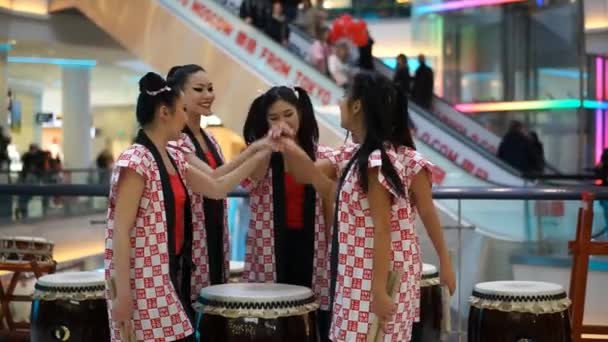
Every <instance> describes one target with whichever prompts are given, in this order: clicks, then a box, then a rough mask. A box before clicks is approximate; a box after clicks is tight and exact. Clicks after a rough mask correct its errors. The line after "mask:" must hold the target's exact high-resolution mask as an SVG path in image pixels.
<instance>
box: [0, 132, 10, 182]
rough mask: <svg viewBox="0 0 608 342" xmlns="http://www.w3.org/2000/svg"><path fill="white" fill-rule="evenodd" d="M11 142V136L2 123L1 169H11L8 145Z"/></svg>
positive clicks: (0, 141) (0, 139)
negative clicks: (5, 132)
mask: <svg viewBox="0 0 608 342" xmlns="http://www.w3.org/2000/svg"><path fill="white" fill-rule="evenodd" d="M10 143H11V137H10V136H9V135H8V134H6V135H5V134H4V127H3V126H2V125H0V171H2V170H10V167H11V159H10V158H9V156H8V145H10Z"/></svg>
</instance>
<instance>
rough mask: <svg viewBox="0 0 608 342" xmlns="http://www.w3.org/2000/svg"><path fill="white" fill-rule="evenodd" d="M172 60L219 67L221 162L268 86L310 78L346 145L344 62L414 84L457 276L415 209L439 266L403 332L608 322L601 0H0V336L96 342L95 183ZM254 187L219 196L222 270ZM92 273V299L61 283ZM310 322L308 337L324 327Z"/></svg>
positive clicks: (538, 338)
mask: <svg viewBox="0 0 608 342" xmlns="http://www.w3.org/2000/svg"><path fill="white" fill-rule="evenodd" d="M264 6H266V7H264ZM187 64H197V65H200V66H201V67H202V68H203V69H204V73H205V75H206V77H207V79H208V80H209V82H211V83H212V85H213V92H214V94H215V99H214V100H213V103H212V106H211V109H210V112H209V113H208V114H206V115H203V116H202V117H201V122H200V126H201V127H202V128H203V131H204V132H205V133H204V134H208V135H211V136H213V137H214V138H215V140H216V141H217V144H218V145H219V150H221V152H222V154H223V158H224V159H225V162H226V163H229V162H230V161H233V160H238V156H239V154H241V153H246V150H247V148H248V147H247V146H248V144H247V143H246V142H245V139H244V138H243V135H244V133H243V132H244V125H245V122H246V119H247V118H248V115H249V114H250V111H251V109H250V106H252V102H253V100H254V99H255V98H256V97H259V96H261V94H263V93H265V92H266V91H267V90H268V89H270V88H271V87H273V86H287V87H289V88H292V89H294V87H301V88H303V89H304V90H305V91H306V92H307V93H308V95H309V96H310V99H311V102H312V105H313V107H314V117H315V118H316V121H317V123H318V127H319V143H320V144H321V145H325V146H328V147H330V148H334V149H340V148H341V147H342V146H344V145H345V144H350V143H351V142H349V139H350V137H349V132H348V131H347V130H346V129H345V128H343V125H342V124H341V120H342V118H341V110H342V108H341V107H340V106H339V103H341V101H344V100H343V99H344V98H345V97H346V96H347V94H348V93H349V91H348V87H349V82H352V78H353V77H352V76H354V75H355V74H357V73H359V72H362V70H364V71H365V72H369V70H373V71H372V72H374V73H379V74H381V75H383V76H385V77H386V78H388V79H390V80H391V81H393V82H394V84H395V86H396V88H395V89H397V90H396V91H397V92H399V94H401V93H403V95H404V96H407V97H408V101H407V109H408V110H407V113H408V114H409V116H408V123H409V125H410V127H409V130H410V132H411V133H412V134H413V138H414V143H415V147H416V150H417V151H418V152H419V153H420V154H421V155H422V156H424V157H425V158H427V159H428V160H429V161H430V162H431V163H432V165H433V166H432V182H433V187H432V191H433V203H434V205H435V208H436V211H437V213H438V216H439V219H440V222H441V227H442V228H443V229H442V231H443V234H444V236H445V240H446V243H447V248H448V250H449V256H450V260H451V261H452V265H453V268H454V270H455V274H456V285H457V286H456V291H455V292H454V293H453V295H452V296H449V295H448V294H447V292H446V291H443V290H442V287H441V286H442V285H443V284H440V283H443V281H444V280H445V279H444V278H443V277H444V276H443V274H442V271H441V267H440V264H442V262H441V260H440V259H441V258H440V257H439V256H438V255H437V253H436V250H435V247H436V246H435V244H434V242H433V241H431V239H430V238H429V235H428V234H427V230H428V227H427V229H426V230H425V225H424V224H423V222H422V221H421V220H420V219H418V220H416V222H415V224H414V225H415V230H416V233H417V235H418V238H419V243H420V247H419V248H420V254H421V255H422V260H421V261H422V262H423V263H424V264H425V265H426V264H429V265H434V266H435V268H433V269H434V271H429V272H427V270H426V268H425V269H424V270H421V271H420V272H419V273H421V274H422V276H421V277H422V281H421V283H420V284H421V286H422V292H421V294H418V295H415V296H414V297H416V298H418V297H420V298H421V299H420V300H421V306H420V322H419V323H416V325H415V326H414V334H413V338H412V341H464V340H468V341H484V342H485V341H487V342H490V341H492V342H493V341H505V342H506V341H534V342H544V341H551V342H553V341H555V342H562V341H564V342H565V341H608V296H606V295H605V291H606V284H608V230H607V226H608V191H606V190H603V189H606V188H604V187H603V186H605V185H608V0H438V1H432V0H325V1H321V0H316V1H315V0H313V1H309V0H306V1H302V0H292V1H285V0H283V1H277V0H275V1H270V0H268V1H266V0H129V1H125V0H0V93H2V94H3V96H1V97H0V279H1V288H0V303H1V304H2V305H1V308H0V341H22V340H28V339H30V340H31V341H97V339H95V338H93V337H92V336H93V335H91V336H89V337H85V336H88V335H86V333H87V331H89V332H90V330H91V329H93V330H95V329H102V330H103V329H105V330H107V329H108V328H107V327H108V320H107V315H108V313H107V312H108V311H107V309H106V307H105V305H106V301H105V298H106V297H107V296H108V295H109V294H108V293H109V292H110V291H109V290H107V289H106V286H107V284H106V282H105V280H104V277H103V274H104V273H106V275H107V272H104V268H107V267H108V265H107V263H106V264H105V266H104V258H105V259H106V261H107V258H108V243H107V241H108V231H110V232H111V231H112V230H111V229H110V230H109V228H108V227H110V226H112V225H113V224H111V222H113V221H112V220H113V215H111V214H108V213H109V212H111V210H110V211H108V207H112V203H111V202H112V201H110V200H109V197H108V194H109V193H110V184H111V183H112V182H115V181H116V180H114V178H113V177H112V176H111V175H112V172H113V171H116V170H117V169H119V166H117V165H118V164H117V162H118V160H119V158H120V156H121V153H123V151H125V150H127V149H129V148H130V146H132V144H133V143H134V142H137V141H138V140H137V139H139V138H138V131H139V130H140V129H141V127H140V125H139V124H138V121H137V119H136V114H135V113H136V111H137V110H138V108H137V101H138V96H140V87H139V85H138V82H139V81H140V79H141V78H142V76H144V75H145V74H146V73H148V72H155V73H157V74H159V75H161V76H162V77H167V73H168V72H169V70H170V69H171V68H172V67H174V66H176V65H187ZM4 94H7V95H6V96H5V95H4ZM297 95H298V93H296V96H297ZM212 159H213V158H212ZM190 167H192V166H190ZM269 172H270V171H269ZM112 184H114V183H112ZM163 186H164V185H163ZM406 190H407V191H406V194H407V193H408V192H409V191H410V190H408V189H406ZM163 191H164V190H163ZM250 193H251V195H253V192H250V191H249V190H248V189H247V188H246V187H245V186H238V187H236V188H234V189H233V190H232V191H231V192H230V193H229V194H228V196H227V200H226V203H227V206H226V207H225V209H224V210H225V213H226V216H227V225H226V227H225V228H226V229H227V230H228V232H229V241H230V242H229V248H228V249H227V250H229V252H227V251H226V250H224V252H226V253H228V258H229V259H228V260H230V267H229V268H230V272H225V274H226V275H227V274H228V273H230V279H231V280H230V281H231V282H236V283H237V284H240V283H241V282H242V281H244V279H245V278H246V277H244V278H242V279H241V278H240V275H239V274H240V273H239V272H243V267H249V266H243V265H247V261H246V255H247V253H248V252H247V251H248V248H247V246H246V245H247V244H246V241H247V236H248V232H249V230H250V229H253V228H252V227H253V226H255V225H256V223H255V220H256V218H255V215H252V214H251V211H252V210H253V209H255V208H256V204H255V203H256V202H255V201H254V200H253V199H251V200H250ZM257 196H259V195H257ZM287 202H289V201H287ZM274 205H275V206H276V202H275V204H274ZM287 207H290V206H289V203H287ZM258 209H259V208H258ZM332 210H333V209H332ZM337 211H338V209H336V212H337ZM205 212H206V211H205ZM257 213H258V215H259V211H258V212H257ZM287 216H289V214H287ZM337 217H338V216H337V214H336V218H337ZM275 219H276V217H275ZM304 220H306V219H304ZM306 222H307V221H306ZM275 229H276V227H275ZM336 229H337V228H336ZM329 230H330V229H328V231H329ZM273 234H274V233H273ZM133 239H135V238H133ZM207 241H209V240H207ZM329 254H330V253H329V252H328V256H327V257H328V258H330V256H329ZM415 254H416V255H417V252H416V253H415ZM110 258H111V256H110ZM330 259H331V258H330ZM106 271H107V270H106ZM410 271H411V270H410ZM70 272H71V273H70ZM74 272H82V273H74ZM87 272H88V273H87ZM92 272H93V273H95V274H98V275H99V277H97V276H92V278H95V279H97V278H99V282H100V284H101V285H100V286H101V290H99V291H97V292H98V293H97V294H98V295H99V298H94V295H93V294H91V293H84V292H78V290H75V291H76V292H78V294H77V295H76V296H75V297H71V296H70V295H69V294H66V293H67V292H66V293H64V292H61V291H63V290H65V289H74V288H76V287H77V286H76V285H74V284H81V285H82V284H85V283H86V281H87V279H86V276H91V274H93V273H92ZM247 272H249V269H248V268H247V270H246V272H245V273H247ZM270 273H272V271H271V272H270ZM329 273H331V272H329ZM427 273H428V274H427ZM47 274H56V275H60V274H68V275H69V274H71V275H72V276H73V277H77V276H78V274H83V277H85V279H84V280H83V279H81V280H77V281H75V282H74V284H72V283H70V278H69V276H66V277H65V278H61V277H58V279H59V280H58V281H59V284H58V285H57V284H55V285H53V284H50V285H49V283H45V282H44V281H43V279H44V278H45V277H48V275H47ZM226 277H228V276H226ZM433 277H436V279H435V278H433ZM439 277H440V278H441V279H439ZM51 278H52V277H51ZM106 278H107V277H106ZM41 279H42V281H41ZM62 279H63V280H62ZM429 279H431V280H430V281H429ZM51 280H52V279H51ZM55 280H56V279H55ZM89 280H90V279H89ZM250 280H251V279H250ZM61 281H64V283H61ZM132 281H133V282H134V280H132ZM499 281H506V282H507V283H497V282H499ZM330 282H331V280H330ZM482 283H483V284H486V285H487V284H489V285H488V286H489V287H490V288H492V285H496V284H499V285H501V286H504V288H501V289H500V290H496V289H494V290H495V291H494V292H492V290H487V288H486V287H484V286H483V284H482ZM86 284H87V285H86V286H88V287H87V289H88V290H86V291H89V290H90V288H93V287H94V286H93V285H91V284H92V283H86ZM480 284H482V285H480ZM530 284H532V285H535V286H538V287H541V288H542V286H546V287H547V288H546V291H545V292H542V291H541V292H533V290H534V289H527V288H526V286H529V285H530ZM98 285H99V284H98ZM532 285H530V286H532ZM193 286H194V285H193ZM429 286H434V287H435V288H436V289H437V291H438V292H428V293H427V292H425V289H427V288H428V287H429ZM509 286H511V288H509ZM313 287H314V286H313ZM193 288H194V287H193ZM53 289H55V290H57V289H59V290H57V291H58V292H57V293H52V291H54V290H53ZM62 289H63V290H62ZM484 289H486V290H487V291H486V292H484V291H485V290H484ZM556 289H557V290H556ZM528 290H529V291H530V292H529V293H528V292H526V291H528ZM536 290H538V289H536ZM541 290H542V289H541ZM45 291H46V292H45ZM66 291H67V290H66ZM86 291H85V292H86ZM501 291H502V292H501ZM68 292H69V291H68ZM93 292H95V291H93ZM83 293H84V297H83V296H80V295H81V294H83ZM562 294H564V295H563V296H562ZM228 295H229V296H230V293H228ZM87 296H88V297H87ZM201 296H202V295H201ZM330 296H332V298H333V295H330ZM429 296H432V297H433V298H431V299H429ZM510 296H512V297H513V298H516V299H513V302H509V300H510V299H509V298H511V297H510ZM526 296H528V297H526ZM92 298H93V299H92ZM522 298H524V299H522ZM62 299H63V300H67V301H68V302H76V303H78V302H81V301H86V300H89V301H90V300H93V301H95V300H97V301H99V302H101V303H102V304H103V309H101V315H102V316H103V315H105V316H103V317H105V318H102V319H99V320H96V321H95V322H92V321H86V320H82V317H86V316H87V315H89V314H88V313H86V311H80V313H79V314H76V317H71V318H70V317H68V316H69V315H67V316H66V317H64V316H62V315H63V311H61V310H63V309H61V308H60V306H61V305H60V304H57V307H58V308H54V309H51V311H48V312H45V310H48V309H44V308H43V307H44V304H45V303H47V304H48V302H54V301H61V300H62ZM277 300H279V299H277ZM416 300H418V299H416ZM534 300H537V301H538V302H534ZM502 301H504V302H502ZM200 303H207V302H205V301H201V302H200ZM205 305H206V304H203V305H202V306H201V307H204V306H205ZM52 310H56V311H52ZM197 310H204V309H201V308H200V307H199V308H198V309H197ZM64 311H65V310H64ZM68 311H69V310H68ZM110 311H111V310H110ZM372 311H373V309H372ZM482 311H483V315H486V316H487V317H486V316H483V315H482V314H481V313H480V312H482ZM494 311H495V312H499V313H502V314H503V316H504V317H503V316H500V317H498V316H496V317H491V315H492V314H494V313H493V312H494ZM59 312H61V314H60V313H59ZM201 312H202V311H201ZM205 312H206V313H209V311H205ZM79 315H80V316H81V317H80V318H78V316H79ZM92 315H93V314H91V317H92ZM398 315H399V314H398ZM497 315H498V314H497ZM552 315H557V316H559V317H561V318H560V319H556V318H555V317H553V318H547V317H548V316H552ZM55 316H57V317H59V318H57V319H55V321H53V320H54V317H55ZM202 317H204V315H203V316H202ZM260 317H261V316H260ZM260 317H258V318H260ZM482 317H483V318H482ZM497 317H498V318H497ZM232 318H233V319H234V317H232ZM258 318H255V320H257V319H258ZM486 318H487V319H486ZM79 319H80V320H79ZM260 319H261V318H260ZM196 320H197V322H198V323H200V322H201V321H200V316H199V315H197V318H196ZM275 320H278V318H276V319H275ZM545 320H547V322H545ZM203 321H204V320H203ZM270 321H272V320H270ZM245 322H249V323H247V324H250V323H251V322H250V321H245ZM256 322H257V321H256ZM365 322H367V318H366V319H365ZM497 322H498V323H497ZM530 322H533V323H530ZM534 322H535V323H534ZM538 322H540V323H538ZM198 323H197V325H200V324H198ZM334 323H335V322H334ZM537 323H538V324H537ZM141 324H143V323H139V328H141ZM159 324H160V323H159ZM163 324H164V323H163ZM222 324H224V323H222ZM226 324H240V323H226ZM243 324H244V323H243ZM266 324H267V326H268V324H271V323H268V322H267V323H266ZM272 324H275V323H272ZM276 324H279V323H276ZM370 324H371V323H370ZM492 324H494V325H492ZM207 325H209V324H208V322H207ZM603 325H606V327H603ZM370 326H372V325H370ZM421 326H423V327H422V328H420V327H421ZM99 327H102V328H99ZM207 328H209V326H207V327H206V328H205V327H202V328H201V327H200V326H199V327H198V328H196V329H199V330H203V331H204V330H205V329H207ZM211 328H213V327H211ZM366 329H367V328H366ZM370 329H371V328H370ZM417 329H418V330H417ZM488 329H489V330H490V331H493V333H492V334H493V335H487V332H485V333H486V335H483V333H481V332H483V331H484V330H488ZM135 330H137V324H136V328H135ZM279 330H280V329H279ZM321 330H322V329H320V330H319V331H321ZM503 330H504V331H503ZM561 330H563V331H566V332H565V333H564V334H562V335H563V336H561V335H560V334H559V333H555V334H553V332H555V331H561ZM365 331H367V330H365ZM121 333H123V332H121ZM258 333H259V332H258ZM509 333H512V334H515V335H513V337H512V338H511V339H509V338H510V337H501V336H510V335H508V334H509ZM113 334H114V333H113ZM235 334H236V333H235ZM249 334H250V335H251V334H253V333H251V332H249ZM135 335H136V338H135V339H133V341H135V340H137V341H165V340H166V341H172V340H174V338H173V337H167V338H166V339H165V338H164V337H158V336H157V335H155V337H154V338H156V339H154V338H151V339H150V337H149V336H147V337H144V335H139V334H138V333H136V334H135ZM195 335H196V340H200V341H205V340H209V341H228V340H229V339H228V338H226V339H222V338H220V339H215V340H214V339H205V338H203V337H201V336H202V335H201V334H200V333H199V332H197V333H196V334H195ZM195 335H192V336H195ZM316 335H317V336H316V337H315V338H313V339H306V340H302V341H325V340H326V337H324V336H322V335H323V334H322V332H318V333H317V334H316ZM166 336H169V335H166ZM251 336H253V335H251ZM286 336H287V335H286ZM294 336H295V335H294ZM336 336H337V335H336ZM348 336H351V335H348ZM394 336H396V335H394ZM421 336H422V337H421ZM480 336H481V337H480ZM484 336H485V337H484ZM488 336H493V337H488ZM123 337H124V336H123ZM368 337H369V336H368ZM96 338H97V337H96ZM284 338H285V339H278V340H276V341H285V340H287V338H286V337H284ZM103 340H104V339H100V340H99V341H103ZM106 340H107V339H106ZM119 340H120V339H116V337H115V336H114V339H112V341H119ZM192 340H195V338H194V337H192ZM237 340H238V339H234V341H237ZM296 340H297V339H296ZM343 340H344V341H351V340H352V341H355V340H356V341H359V340H360V339H359V337H357V338H356V339H355V338H350V337H349V338H346V339H342V338H339V337H334V341H343ZM377 340H378V341H380V339H377ZM382 340H383V341H398V340H399V339H398V338H394V337H393V338H391V337H389V336H388V333H387V336H386V337H385V339H382ZM123 341H127V339H123ZM188 341H190V340H188ZM230 341H233V340H230ZM239 341H240V340H239ZM246 341H269V340H268V339H264V338H263V337H259V336H258V338H257V339H256V338H254V337H251V339H247V340H246ZM272 341H275V340H272ZM298 341H299V340H298ZM363 341H365V339H363ZM367 341H372V340H370V339H369V338H368V339H367ZM374 341H375V340H374ZM399 341H401V340H399Z"/></svg>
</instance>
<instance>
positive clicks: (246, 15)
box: [239, 0, 272, 31]
mask: <svg viewBox="0 0 608 342" xmlns="http://www.w3.org/2000/svg"><path fill="white" fill-rule="evenodd" d="M271 15H272V2H271V1H270V0H244V1H243V2H242V3H241V8H240V10H239V16H240V17H241V19H243V20H244V21H245V22H246V23H248V24H250V25H253V26H255V27H256V28H257V29H258V30H260V31H265V30H266V25H267V22H268V20H269V19H270V17H271Z"/></svg>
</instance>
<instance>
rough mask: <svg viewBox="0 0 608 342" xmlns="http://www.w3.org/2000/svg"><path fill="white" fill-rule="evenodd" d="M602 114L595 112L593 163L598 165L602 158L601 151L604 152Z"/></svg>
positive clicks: (599, 111)
mask: <svg viewBox="0 0 608 342" xmlns="http://www.w3.org/2000/svg"><path fill="white" fill-rule="evenodd" d="M603 119H604V116H603V113H602V111H601V110H599V109H598V110H596V111H595V162H596V163H598V162H599V161H600V158H601V157H602V151H603V150H604V141H603V137H604V134H603V133H604V132H603V128H604V124H603V122H602V121H603Z"/></svg>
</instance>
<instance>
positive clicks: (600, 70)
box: [595, 57, 604, 100]
mask: <svg viewBox="0 0 608 342" xmlns="http://www.w3.org/2000/svg"><path fill="white" fill-rule="evenodd" d="M603 62H604V61H603V60H602V58H601V57H598V58H596V59H595V98H596V99H597V100H601V99H602V96H603V95H604V82H603V78H604V63H603Z"/></svg>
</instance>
